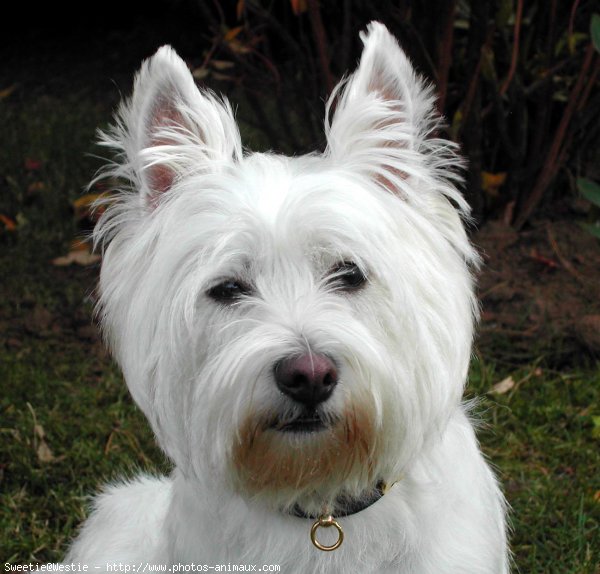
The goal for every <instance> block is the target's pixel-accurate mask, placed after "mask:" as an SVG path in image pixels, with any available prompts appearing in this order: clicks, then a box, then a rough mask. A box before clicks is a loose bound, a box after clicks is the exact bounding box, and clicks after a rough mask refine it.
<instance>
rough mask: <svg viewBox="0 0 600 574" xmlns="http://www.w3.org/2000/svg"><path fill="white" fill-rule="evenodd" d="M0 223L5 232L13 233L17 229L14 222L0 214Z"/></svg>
mask: <svg viewBox="0 0 600 574" xmlns="http://www.w3.org/2000/svg"><path fill="white" fill-rule="evenodd" d="M0 223H2V225H4V229H5V230H6V231H15V230H16V229H17V224H16V223H15V221H14V220H13V219H11V218H10V217H8V216H6V215H3V214H2V213H0Z"/></svg>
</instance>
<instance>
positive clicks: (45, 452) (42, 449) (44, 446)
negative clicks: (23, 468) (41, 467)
mask: <svg viewBox="0 0 600 574" xmlns="http://www.w3.org/2000/svg"><path fill="white" fill-rule="evenodd" d="M36 453H37V457H38V460H39V461H40V462H53V461H54V460H55V456H54V454H52V451H51V450H50V447H49V446H48V443H46V441H45V440H44V439H40V443H39V444H38V447H37V450H36Z"/></svg>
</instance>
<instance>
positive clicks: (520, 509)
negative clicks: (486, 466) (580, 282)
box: [0, 97, 600, 574]
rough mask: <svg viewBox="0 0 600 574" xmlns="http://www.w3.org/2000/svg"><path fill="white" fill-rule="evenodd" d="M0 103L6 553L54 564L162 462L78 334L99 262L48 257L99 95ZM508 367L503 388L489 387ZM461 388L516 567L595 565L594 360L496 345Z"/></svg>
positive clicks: (539, 569)
mask: <svg viewBox="0 0 600 574" xmlns="http://www.w3.org/2000/svg"><path fill="white" fill-rule="evenodd" d="M0 103H1V104H2V105H1V106H0V124H1V125H3V126H4V127H3V135H4V139H5V141H4V144H5V146H4V147H5V149H6V150H7V153H4V154H2V155H1V156H0V186H2V194H1V196H0V213H2V214H5V215H8V216H10V217H11V218H13V219H15V220H16V221H17V223H18V229H17V231H16V232H11V233H8V232H4V233H3V234H1V235H0V265H1V268H2V270H3V271H2V273H1V275H2V280H1V282H0V550H1V552H0V556H1V557H2V558H3V561H4V562H10V563H26V562H30V561H31V562H45V561H56V560H59V559H61V557H62V556H63V554H64V550H65V547H66V544H67V542H68V540H70V539H71V538H72V536H73V535H74V533H75V531H76V528H77V526H78V524H79V523H80V522H81V520H82V519H83V518H84V516H85V513H86V504H87V501H88V495H89V494H91V493H93V492H94V491H96V490H97V489H98V488H99V487H100V486H101V485H102V484H103V483H105V482H106V481H107V480H110V479H112V478H115V477H118V476H121V475H123V474H125V475H131V474H133V473H134V472H137V471H138V470H139V469H142V470H147V471H158V472H164V471H166V470H167V469H168V463H167V462H166V461H165V460H164V457H163V456H162V454H161V453H160V452H159V451H158V450H157V448H156V447H155V445H154V441H153V438H152V436H151V433H150V431H149V429H148V425H147V424H146V422H145V420H144V418H143V417H142V416H141V414H140V413H139V411H138V410H137V409H136V407H135V406H134V405H133V404H132V402H131V400H130V398H129V395H128V394H127V391H126V390H125V386H124V384H123V381H122V379H121V376H120V375H119V373H118V371H117V370H116V368H115V367H114V366H113V365H112V364H111V362H110V360H109V359H108V357H107V356H106V354H105V352H104V351H103V350H102V345H101V343H100V342H99V341H98V340H97V339H96V338H95V336H94V335H93V333H92V334H90V332H89V329H87V330H86V328H87V327H89V321H90V317H91V315H92V306H91V304H90V302H89V295H90V293H91V292H92V290H93V285H94V280H95V270H94V269H87V268H57V267H54V266H53V265H51V263H50V261H51V259H52V258H53V257H56V256H58V255H62V254H64V253H65V252H66V250H67V249H68V246H69V243H70V241H71V239H72V238H73V237H74V235H75V234H76V233H77V228H76V225H75V223H74V220H73V218H72V215H71V212H70V202H71V201H72V200H73V199H75V198H76V197H77V196H78V195H79V194H80V193H81V190H82V189H83V187H84V185H85V183H86V182H87V181H88V179H89V178H90V175H91V174H92V173H93V172H94V170H95V169H96V167H97V162H96V160H94V159H93V158H91V157H88V156H86V155H85V154H86V153H90V152H93V149H94V148H93V147H92V146H91V144H90V142H91V141H92V139H93V134H94V130H95V128H96V127H97V126H99V125H103V124H104V123H105V122H106V121H107V119H108V115H109V106H108V105H106V104H98V103H96V102H94V101H93V100H91V98H89V97H88V98H75V97H71V98H68V99H64V100H59V99H57V98H54V99H50V98H48V99H40V100H38V101H36V102H25V103H21V102H18V101H17V102H11V101H10V100H9V101H6V102H0ZM27 158H29V159H35V160H40V161H41V167H39V168H36V169H35V170H31V169H29V168H28V167H27V166H26V160H27ZM40 183H41V184H42V185H40ZM34 184H35V185H34ZM508 376H511V377H512V379H513V381H514V382H515V383H516V384H515V385H514V387H513V388H512V389H511V390H509V391H508V392H507V393H505V394H492V393H490V390H491V388H492V386H493V385H494V384H495V383H497V382H498V381H500V380H502V379H504V378H506V377H508ZM467 394H468V396H470V397H472V396H481V397H482V399H481V400H480V403H479V406H478V412H479V414H480V417H481V419H482V421H483V426H482V429H481V431H480V437H481V441H482V444H483V448H484V450H485V452H486V454H487V455H488V457H489V458H490V460H491V461H492V462H493V464H494V465H495V466H496V467H497V468H498V472H499V476H500V479H501V482H502V483H503V485H504V488H505V490H506V493H507V497H508V500H509V502H510V504H511V507H512V524H513V531H514V533H513V537H512V548H513V552H514V555H515V566H516V570H517V571H518V572H521V573H524V574H525V573H527V574H528V573H548V574H551V573H556V574H559V573H560V574H598V570H597V564H598V563H600V531H599V528H598V525H599V519H600V512H599V511H600V478H599V477H600V448H599V440H600V418H599V417H600V369H599V368H598V365H593V364H587V365H585V364H584V365H583V366H572V367H565V368H564V369H563V370H560V371H555V370H550V369H548V368H546V367H545V366H544V364H542V363H541V362H540V361H536V359H535V357H529V358H528V360H527V361H524V362H521V363H520V364H518V365H517V364H515V365H512V364H507V363H504V362H502V361H501V360H499V359H498V358H496V359H494V349H493V346H490V347H489V348H485V349H480V355H479V358H478V359H476V360H474V361H473V365H472V370H471V377H470V386H469V389H468V393H467Z"/></svg>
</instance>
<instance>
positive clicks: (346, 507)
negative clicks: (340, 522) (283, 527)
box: [290, 481, 387, 520]
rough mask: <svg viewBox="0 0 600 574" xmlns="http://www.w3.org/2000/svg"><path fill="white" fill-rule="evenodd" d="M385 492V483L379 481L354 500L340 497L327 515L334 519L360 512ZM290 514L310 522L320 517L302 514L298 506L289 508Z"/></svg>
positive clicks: (302, 511)
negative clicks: (309, 519) (307, 519)
mask: <svg viewBox="0 0 600 574" xmlns="http://www.w3.org/2000/svg"><path fill="white" fill-rule="evenodd" d="M386 490H387V489H386V485H385V483H384V482H383V481H379V482H378V483H377V484H376V485H375V488H374V489H373V490H368V491H365V492H364V493H363V494H362V495H361V496H358V497H356V498H352V497H349V496H340V497H338V498H337V499H336V501H335V504H334V506H333V508H330V509H328V511H327V514H331V515H332V516H335V517H336V518H342V517H344V516H351V515H352V514H356V513H358V512H361V511H362V510H365V509H366V508H369V506H371V505H373V504H375V503H376V502H377V501H378V500H379V499H380V498H381V497H382V496H383V495H384V494H385V492H386ZM290 514H292V515H293V516H297V517H298V518H311V519H312V520H315V519H317V518H319V516H320V514H319V515H315V514H308V513H306V512H304V510H302V508H300V506H299V505H298V504H296V505H295V506H293V507H292V508H291V510H290ZM321 514H322V513H321Z"/></svg>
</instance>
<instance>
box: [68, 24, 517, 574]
mask: <svg viewBox="0 0 600 574" xmlns="http://www.w3.org/2000/svg"><path fill="white" fill-rule="evenodd" d="M361 38H362V41H363V43H364V49H363V53H362V56H361V59H360V64H359V66H358V68H357V70H356V71H355V72H354V74H352V75H351V76H349V77H348V78H347V80H346V81H343V82H341V83H340V85H338V87H337V88H336V89H335V92H334V94H333V95H332V97H331V98H330V100H329V104H328V106H327V119H326V122H325V135H326V141H327V147H326V149H325V151H324V152H323V153H314V154H310V155H306V156H302V157H292V158H289V157H283V156H280V155H276V154H271V153H245V152H244V151H243V149H242V144H241V140H240V135H239V131H238V128H237V125H236V122H235V120H234V116H233V113H232V111H231V107H230V105H229V103H228V102H227V101H225V100H222V99H219V98H218V97H216V96H215V95H213V94H212V93H210V92H207V91H200V90H198V88H197V87H196V85H195V83H194V80H193V78H192V75H191V74H190V72H189V70H188V68H187V67H186V65H185V64H184V62H183V61H182V60H181V59H180V58H179V57H178V56H177V55H176V54H175V52H174V51H173V50H172V49H171V48H169V47H163V48H161V49H160V50H158V52H157V53H156V55H154V56H153V57H152V58H151V59H149V60H148V61H146V62H145V63H144V64H143V66H142V69H141V71H140V72H139V74H138V76H137V78H136V81H135V87H134V91H133V96H132V97H131V99H130V100H128V101H126V102H125V103H123V104H122V105H121V108H120V110H119V112H118V116H117V120H116V125H115V126H114V127H113V128H112V129H111V130H110V131H109V132H107V133H105V134H104V135H103V136H102V138H101V143H102V144H103V145H105V146H108V147H109V148H111V149H112V150H114V151H116V154H117V156H116V160H115V162H114V163H112V164H110V165H109V166H108V167H107V168H106V170H105V173H104V175H108V176H111V177H117V178H119V179H120V180H121V182H123V185H122V187H121V189H120V191H119V194H118V197H117V200H116V202H115V203H113V204H112V205H110V207H109V208H108V209H107V210H106V212H105V213H104V215H103V216H102V218H101V220H100V222H99V224H98V226H97V227H96V230H95V232H94V234H95V240H96V242H97V243H98V244H100V245H102V246H103V263H102V271H101V277H100V288H99V291H100V305H99V309H100V317H101V321H102V326H103V330H104V334H105V337H106V339H107V341H108V343H109V345H110V348H111V350H112V353H113V354H114V356H115V358H116V360H117V361H118V363H119V365H120V366H121V368H122V370H123V373H124V376H125V379H126V381H127V384H128V386H129V389H130V391H131V394H132V395H133V398H134V400H135V402H136V403H137V405H138V406H139V407H140V408H141V409H142V411H143V412H144V414H145V415H146V417H147V418H148V420H149V421H150V424H151V426H152V428H153V430H154V432H155V434H156V437H157V440H158V442H159V444H160V446H161V447H162V449H163V450H164V452H165V453H166V454H167V455H168V457H169V458H170V460H171V461H173V464H174V471H173V473H172V475H171V476H169V477H162V478H156V477H151V476H140V477H139V478H137V479H135V480H132V481H130V482H125V483H122V484H116V485H112V486H109V487H107V488H106V489H105V491H104V492H103V493H102V494H101V495H99V496H98V497H97V498H96V501H95V505H94V508H93V511H92V514H91V516H90V517H89V519H88V520H87V521H86V522H85V523H84V525H83V527H82V530H81V531H80V534H79V536H78V538H77V539H76V540H75V542H74V543H73V545H72V547H71V549H70V552H69V554H68V556H67V561H68V562H73V563H82V564H83V563H85V564H88V565H89V568H90V571H93V570H94V569H95V571H98V570H100V571H102V570H104V571H106V570H108V571H115V568H116V569H120V570H121V571H129V572H132V571H141V570H144V571H146V570H147V568H148V567H156V566H157V565H159V566H160V565H166V568H170V569H171V571H177V570H179V571H191V570H202V569H204V571H210V570H215V568H216V567H217V566H218V565H220V567H221V568H224V567H227V568H229V570H230V571H231V570H235V569H237V570H244V569H246V570H253V569H257V570H260V569H262V570H263V571H264V570H268V569H271V570H276V569H279V571H281V572H284V573H295V572H298V573H300V572H301V573H306V572H310V573H313V572H315V573H346V572H359V573H361V574H364V573H369V572H372V573H378V574H380V573H383V572H395V573H405V574H408V573H410V574H425V573H428V574H443V573H453V574H457V573H469V574H475V573H481V574H483V573H486V574H500V573H502V574H504V573H506V572H508V568H509V566H508V564H509V560H508V551H507V542H506V524H505V503H504V499H503V496H502V494H501V492H500V490H499V488H498V485H497V482H496V480H495V478H494V476H493V473H492V472H491V470H490V468H489V467H488V465H487V463H486V461H485V460H484V458H483V456H482V454H481V452H480V450H479V447H478V443H477V440H476V438H475V434H474V431H473V427H472V424H471V422H470V420H469V413H468V409H467V408H466V407H465V406H464V405H463V404H462V402H461V396H462V393H463V388H464V385H465V380H466V377H467V370H468V366H469V358H470V353H471V344H472V338H473V330H474V323H475V320H476V318H477V303H476V300H475V298H474V287H473V278H472V275H471V270H472V269H473V268H474V267H476V266H477V263H478V256H477V254H476V252H475V250H474V249H473V247H472V246H471V244H470V243H469V240H468V239H467V235H466V233H465V230H464V227H463V221H464V220H465V219H466V218H468V214H469V207H468V206H467V204H466V203H465V200H464V199H463V197H462V195H461V194H460V193H459V191H457V189H456V184H457V183H458V182H459V181H460V173H459V172H460V168H461V165H462V161H461V160H460V159H459V156H458V155H457V150H456V146H455V145H454V144H453V143H451V142H449V141H446V140H443V139H440V138H439V137H438V136H437V135H436V134H437V133H438V129H439V126H440V123H439V118H438V116H437V114H436V112H435V98H434V94H433V90H432V89H431V87H428V86H426V85H425V84H424V82H423V81H422V80H421V79H420V78H419V77H418V76H417V75H416V74H415V72H414V70H413V68H412V66H411V64H410V63H409V61H408V59H407V57H406V56H405V54H404V53H403V51H402V50H401V49H400V47H399V46H398V44H397V42H396V41H395V39H394V38H393V37H392V36H391V35H390V33H389V32H388V31H387V29H386V28H385V27H384V26H383V25H381V24H378V23H371V24H370V25H369V26H368V28H367V31H366V33H364V34H363V35H362V36H361ZM334 108H335V109H334ZM127 569H128V570H127Z"/></svg>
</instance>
